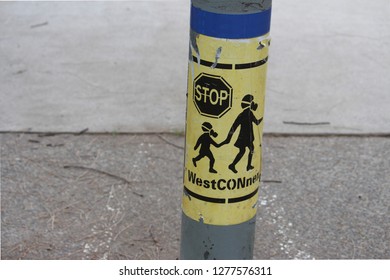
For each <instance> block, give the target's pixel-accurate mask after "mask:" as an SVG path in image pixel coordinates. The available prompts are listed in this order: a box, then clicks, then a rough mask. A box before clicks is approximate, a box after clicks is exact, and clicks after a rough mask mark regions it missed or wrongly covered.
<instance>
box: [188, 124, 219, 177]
mask: <svg viewBox="0 0 390 280" xmlns="http://www.w3.org/2000/svg"><path fill="white" fill-rule="evenodd" d="M202 130H203V131H204V133H203V134H202V135H201V136H200V137H199V138H198V141H197V142H196V145H195V147H194V150H196V149H198V147H199V146H200V149H199V155H198V156H197V157H195V158H193V159H192V162H193V163H194V166H195V167H196V162H197V161H198V160H200V159H202V158H204V157H208V158H209V160H210V166H209V172H210V173H217V170H215V169H214V163H215V159H214V156H213V153H212V152H211V150H210V146H211V145H214V146H215V147H220V144H217V143H216V142H215V141H214V140H213V139H212V138H211V136H212V137H217V136H218V133H216V132H215V131H214V130H213V127H212V125H211V124H210V123H209V122H204V123H203V124H202Z"/></svg>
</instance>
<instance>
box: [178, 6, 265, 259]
mask: <svg viewBox="0 0 390 280" xmlns="http://www.w3.org/2000/svg"><path fill="white" fill-rule="evenodd" d="M270 19H271V0H250V1H245V0H214V1H208V0H192V1H191V30H190V52H189V67H188V92H187V115H186V147H185V162H184V165H185V166H184V191H183V198H182V210H183V213H182V226H181V228H182V233H181V251H180V258H181V259H252V258H253V243H254V236H255V221H256V210H257V200H258V193H259V184H260V177H261V142H262V129H263V115H264V93H265V78H266V67H267V61H268V46H269V40H270V39H269V36H268V34H269V30H270Z"/></svg>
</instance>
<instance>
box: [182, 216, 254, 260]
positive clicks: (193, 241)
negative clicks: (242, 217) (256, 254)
mask: <svg viewBox="0 0 390 280" xmlns="http://www.w3.org/2000/svg"><path fill="white" fill-rule="evenodd" d="M255 222H256V216H255V217H253V218H252V219H250V220H249V221H247V222H245V223H242V224H238V225H230V226H215V225H207V224H204V223H203V222H199V221H194V220H193V219H190V218H188V217H187V216H186V215H185V214H184V213H182V224H181V248H180V259H182V260H250V259H252V258H253V244H254V238H255Z"/></svg>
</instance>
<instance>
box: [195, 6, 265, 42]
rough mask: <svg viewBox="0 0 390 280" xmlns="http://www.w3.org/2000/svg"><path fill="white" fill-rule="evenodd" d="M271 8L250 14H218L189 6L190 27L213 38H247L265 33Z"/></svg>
mask: <svg viewBox="0 0 390 280" xmlns="http://www.w3.org/2000/svg"><path fill="white" fill-rule="evenodd" d="M270 25H271V8H270V9H268V10H265V11H261V12H258V13H251V14H218V13H213V12H208V11H205V10H202V9H200V8H197V7H194V6H191V29H192V30H193V31H195V32H197V33H199V34H203V35H206V36H210V37H215V38H226V39H247V38H254V37H258V36H261V35H264V34H267V33H268V32H269V30H270Z"/></svg>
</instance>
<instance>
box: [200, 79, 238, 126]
mask: <svg viewBox="0 0 390 280" xmlns="http://www.w3.org/2000/svg"><path fill="white" fill-rule="evenodd" d="M232 97H233V88H232V87H231V86H230V85H229V84H228V82H226V81H225V79H224V78H222V77H220V76H215V75H210V74H206V73H201V74H200V75H199V76H198V77H196V78H195V80H194V95H193V100H194V103H195V106H196V108H197V109H198V111H199V113H200V114H201V115H203V116H206V117H210V118H216V119H218V118H220V117H222V116H223V115H224V114H225V113H227V112H228V111H229V110H230V108H231V107H232Z"/></svg>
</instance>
